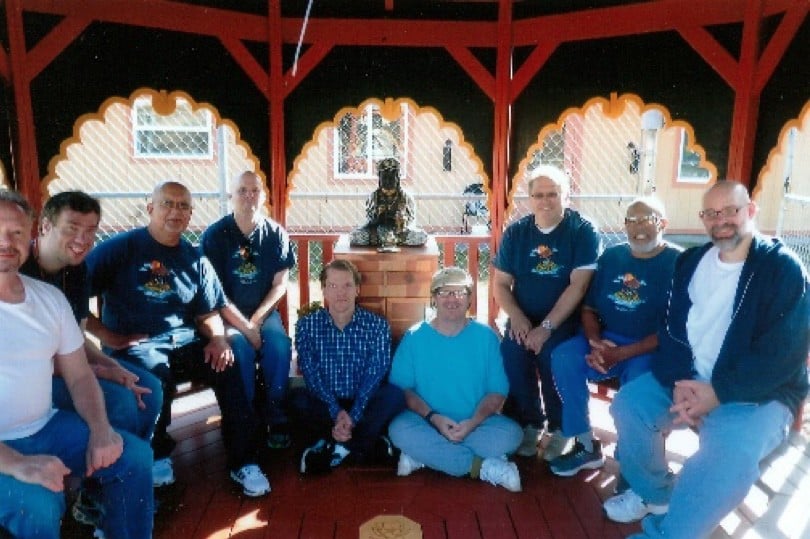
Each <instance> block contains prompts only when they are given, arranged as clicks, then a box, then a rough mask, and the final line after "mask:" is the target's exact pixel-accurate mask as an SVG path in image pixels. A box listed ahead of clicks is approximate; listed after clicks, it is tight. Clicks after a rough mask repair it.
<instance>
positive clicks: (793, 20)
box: [754, 0, 810, 92]
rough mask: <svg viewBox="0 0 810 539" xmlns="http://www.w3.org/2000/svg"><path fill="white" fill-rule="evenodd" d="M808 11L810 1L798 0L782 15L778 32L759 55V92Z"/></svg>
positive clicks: (757, 81) (757, 86)
mask: <svg viewBox="0 0 810 539" xmlns="http://www.w3.org/2000/svg"><path fill="white" fill-rule="evenodd" d="M808 12H810V1H808V0H797V1H796V2H795V4H794V6H793V7H791V8H790V9H789V10H788V11H787V12H786V13H785V15H784V17H782V21H781V22H780V23H779V26H778V27H777V29H776V32H775V33H774V35H773V36H772V37H771V40H770V42H769V43H768V45H767V47H766V48H765V51H764V52H763V53H762V55H761V56H760V57H759V65H758V66H757V72H756V82H755V86H754V87H755V89H756V90H757V91H758V92H761V91H762V89H763V88H765V85H766V84H767V83H768V80H770V78H771V75H773V72H774V70H775V69H776V66H777V65H779V62H780V61H781V60H782V56H784V54H785V51H786V50H787V48H788V45H790V42H791V41H792V40H793V38H794V37H795V36H796V32H798V31H799V27H801V25H802V23H803V22H804V19H805V17H807V14H808Z"/></svg>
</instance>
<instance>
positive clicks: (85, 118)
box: [40, 87, 272, 209]
mask: <svg viewBox="0 0 810 539" xmlns="http://www.w3.org/2000/svg"><path fill="white" fill-rule="evenodd" d="M141 97H151V98H152V107H153V108H154V109H155V112H157V113H158V114H161V115H163V116H166V115H169V114H171V113H173V112H174V110H175V109H176V108H177V100H178V99H184V100H186V101H187V102H188V103H189V104H190V105H191V110H192V111H195V112H196V111H198V110H201V109H205V110H208V111H209V112H210V113H211V115H212V116H213V117H214V125H215V126H216V127H221V126H227V127H230V128H231V129H233V132H234V134H235V138H236V144H237V145H238V146H241V147H242V148H243V149H244V150H245V155H246V156H247V158H248V160H249V161H250V162H252V163H253V165H254V167H255V170H256V173H257V174H258V175H259V177H260V178H261V180H262V183H263V184H264V186H265V190H267V178H266V177H265V174H264V172H262V170H261V167H260V166H259V165H260V163H259V158H258V157H257V156H256V155H255V154H254V153H253V151H252V150H251V148H250V146H249V145H248V143H247V142H245V141H244V140H242V136H241V133H240V132H239V128H238V127H237V126H236V124H235V123H234V122H233V121H232V120H229V119H227V118H222V116H220V114H219V110H217V108H216V107H214V106H213V105H212V104H210V103H206V102H199V103H198V102H197V101H195V100H194V98H192V97H191V96H190V95H189V94H188V93H186V92H183V91H181V90H174V91H172V92H168V91H167V90H154V89H152V88H145V87H144V88H138V89H137V90H135V91H134V92H132V93H131V94H130V95H129V97H119V96H114V97H110V98H108V99H106V100H105V101H104V102H103V103H102V104H101V106H100V107H99V108H98V110H97V111H96V112H89V113H86V114H82V115H81V116H79V117H78V118H77V119H76V121H75V122H74V123H73V134H72V135H71V136H70V137H68V138H66V139H65V140H63V141H62V143H61V144H60V145H59V154H58V155H55V156H54V157H52V158H51V160H50V161H49V162H48V173H47V174H46V176H45V178H43V181H42V182H41V183H40V186H41V187H40V191H41V193H42V200H47V199H48V185H49V184H50V183H51V182H52V181H54V180H56V179H57V174H56V167H57V165H58V164H59V163H61V162H62V161H67V159H68V153H67V152H68V148H69V147H70V146H72V145H73V144H82V140H81V129H82V126H84V124H85V123H87V122H90V121H98V122H99V123H102V124H103V123H105V122H106V114H107V109H109V108H110V107H111V106H112V105H115V104H120V105H123V106H127V107H130V108H132V106H133V105H134V104H135V100H136V99H138V98H141ZM267 194H268V195H269V193H267ZM271 198H272V197H270V196H267V197H266V200H267V202H266V203H265V204H266V205H267V206H268V209H269V206H270V200H271Z"/></svg>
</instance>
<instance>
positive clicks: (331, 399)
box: [290, 260, 405, 473]
mask: <svg viewBox="0 0 810 539" xmlns="http://www.w3.org/2000/svg"><path fill="white" fill-rule="evenodd" d="M321 286H322V287H323V297H324V300H325V302H326V308H325V309H318V310H317V311H315V312H313V313H311V314H308V315H306V316H304V317H302V318H300V319H299V320H298V323H297V324H296V330H295V348H296V350H297V351H298V366H299V368H300V369H301V373H302V374H303V375H304V382H305V383H306V388H296V389H294V390H293V391H292V392H291V395H290V411H291V413H292V414H293V415H294V417H295V423H296V424H297V425H299V426H300V427H301V428H303V429H305V430H306V432H305V435H306V437H307V445H309V444H312V442H314V444H312V445H310V447H308V448H307V449H306V450H305V451H304V453H303V455H302V456H301V465H300V470H301V473H323V472H326V471H329V470H330V469H331V468H334V467H336V466H339V465H340V464H341V463H342V462H343V461H344V459H346V458H347V457H349V456H351V460H352V461H354V462H365V461H370V460H371V461H373V460H379V459H383V460H387V459H390V458H392V457H393V448H392V447H391V445H390V442H388V439H387V438H386V437H385V436H384V434H385V429H386V427H387V426H388V422H389V421H391V418H393V417H394V416H395V415H396V414H398V413H399V412H400V411H401V410H402V409H403V408H404V407H405V400H404V396H403V394H402V391H401V390H400V389H399V388H398V387H396V386H393V385H391V384H388V383H386V382H385V376H386V374H387V373H388V369H389V368H390V366H391V329H390V327H389V326H388V322H387V321H386V320H385V318H383V317H381V316H379V315H377V314H374V313H372V312H371V311H368V310H366V309H364V308H363V307H360V306H357V305H355V301H356V299H357V296H358V294H359V286H360V272H358V271H357V268H356V267H355V266H354V264H352V263H351V262H349V261H347V260H333V261H331V262H329V263H328V264H326V265H325V266H324V268H323V270H322V271H321Z"/></svg>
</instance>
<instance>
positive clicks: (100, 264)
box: [87, 181, 270, 496]
mask: <svg viewBox="0 0 810 539" xmlns="http://www.w3.org/2000/svg"><path fill="white" fill-rule="evenodd" d="M146 210H147V212H148V214H149V224H148V225H147V226H146V227H144V228H137V229H135V230H130V231H128V232H124V233H121V234H118V235H117V236H114V237H113V238H110V239H109V240H107V241H105V242H103V243H101V244H99V245H97V246H96V247H95V249H93V251H92V252H91V253H90V255H89V256H88V257H87V266H88V274H89V277H90V283H91V288H92V291H93V292H94V293H95V294H98V295H101V296H102V298H103V302H104V303H103V307H102V311H101V320H100V321H99V320H97V319H91V320H90V323H89V324H88V325H89V326H90V329H91V331H93V332H94V333H95V334H96V336H97V337H98V338H99V339H100V340H101V342H102V343H103V344H104V351H105V352H107V353H108V354H110V355H111V356H112V357H114V358H124V359H127V360H129V361H133V362H135V363H136V364H138V365H141V366H143V367H145V368H146V369H148V370H149V371H151V372H152V373H153V374H154V375H156V376H157V377H158V378H159V379H160V380H161V382H162V384H163V395H164V399H163V409H162V411H161V414H160V418H159V419H158V423H157V427H156V429H155V435H154V438H153V441H152V448H153V450H154V452H155V461H156V462H155V465H156V466H164V467H166V468H168V471H167V473H166V477H167V483H170V482H173V481H174V475H173V474H172V473H170V471H171V460H170V458H169V455H170V454H171V451H172V449H173V448H174V440H172V438H171V437H170V436H169V434H168V433H167V432H166V428H167V427H168V426H169V423H170V421H171V403H172V400H173V398H174V395H175V394H176V392H177V388H176V376H180V375H182V376H190V377H193V378H196V379H200V378H201V379H203V380H204V381H205V382H207V383H209V384H210V385H212V386H213V388H214V392H215V394H216V396H217V401H218V403H219V406H220V409H221V411H222V438H223V441H224V443H225V449H226V452H227V457H228V468H229V469H230V475H231V478H232V479H233V480H234V481H236V482H237V483H239V484H240V485H242V487H243V488H244V492H245V494H246V495H249V496H260V495H263V494H266V493H268V492H269V491H270V484H269V482H268V481H267V478H266V477H265V476H264V474H263V473H262V471H261V470H260V469H259V467H258V466H257V465H256V463H255V462H256V460H255V459H256V455H255V453H256V445H257V444H256V440H255V431H256V430H257V429H256V427H257V424H256V423H257V422H256V417H255V413H254V412H253V409H252V407H251V406H250V405H249V403H248V402H247V399H246V398H245V391H244V387H243V384H242V379H241V376H240V375H239V370H238V368H233V367H234V357H233V352H232V350H231V348H230V346H229V345H228V341H227V339H226V337H225V327H224V324H223V322H222V318H221V317H220V315H219V310H220V309H221V308H222V307H224V305H225V295H224V293H223V292H222V285H221V284H220V282H219V279H218V278H217V275H216V272H215V271H214V269H213V268H212V267H211V264H210V263H209V262H208V260H207V259H206V258H205V257H203V256H202V255H200V253H199V251H198V250H197V249H196V248H195V247H194V246H192V245H191V244H190V243H189V242H188V241H186V240H185V239H184V238H183V237H182V235H183V233H184V232H185V231H186V229H187V227H188V224H189V221H190V220H191V212H192V205H191V193H190V192H189V190H188V189H187V188H186V187H185V186H184V185H183V184H181V183H178V182H172V181H167V182H163V183H160V184H158V186H157V187H155V190H154V191H153V193H152V200H151V202H149V204H147V207H146ZM198 332H199V334H198ZM133 337H134V338H133ZM170 358H171V365H170ZM203 362H204V363H205V364H206V365H203ZM183 369H185V370H186V371H187V372H185V373H181V372H180V371H181V370H183Z"/></svg>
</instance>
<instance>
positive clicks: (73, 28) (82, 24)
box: [25, 17, 93, 82]
mask: <svg viewBox="0 0 810 539" xmlns="http://www.w3.org/2000/svg"><path fill="white" fill-rule="evenodd" d="M91 22H93V21H92V19H90V18H89V17H65V18H64V19H62V20H61V21H60V22H59V24H57V25H56V26H55V27H54V28H53V29H52V30H51V31H50V32H48V34H47V35H46V36H45V37H43V38H42V39H40V40H39V42H38V43H37V44H36V45H34V46H33V47H31V50H30V51H28V54H27V55H26V59H25V69H26V71H25V78H26V80H28V81H29V82H30V81H32V80H34V79H35V78H36V76H37V75H39V73H40V72H41V71H42V70H43V69H45V68H46V67H48V64H50V63H51V62H52V61H53V60H54V59H55V58H56V57H57V56H59V55H60V54H61V53H62V51H64V50H65V47H67V46H68V45H70V44H71V43H72V42H73V40H74V39H76V38H77V37H79V35H80V34H81V33H82V32H83V31H84V29H85V28H87V27H88V26H89V25H90V23H91Z"/></svg>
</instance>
